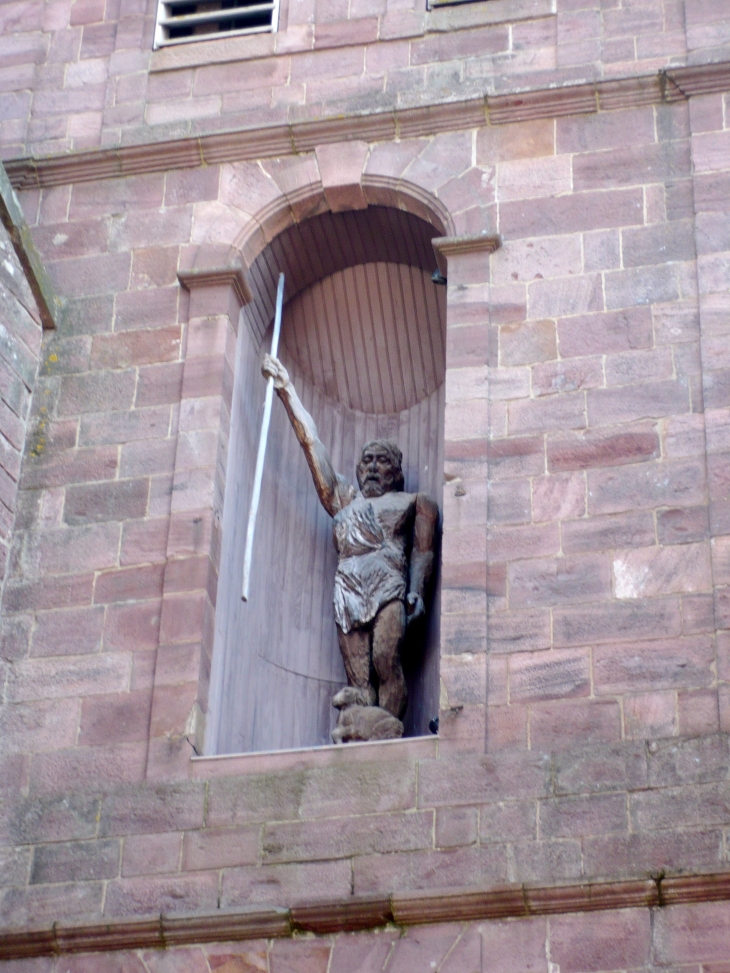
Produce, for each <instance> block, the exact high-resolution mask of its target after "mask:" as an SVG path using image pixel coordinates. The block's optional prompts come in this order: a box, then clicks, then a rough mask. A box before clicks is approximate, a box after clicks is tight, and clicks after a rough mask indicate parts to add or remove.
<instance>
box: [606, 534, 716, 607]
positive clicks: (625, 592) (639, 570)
mask: <svg viewBox="0 0 730 973" xmlns="http://www.w3.org/2000/svg"><path fill="white" fill-rule="evenodd" d="M613 575H614V592H615V595H616V597H617V598H642V597H647V598H648V597H652V596H654V595H661V594H670V593H672V592H685V591H686V592H698V591H708V590H709V589H711V588H712V578H711V567H710V550H709V545H708V544H707V543H700V544H683V545H681V547H680V546H673V547H664V548H657V547H643V548H640V549H638V550H630V551H616V552H614V554H613Z"/></svg>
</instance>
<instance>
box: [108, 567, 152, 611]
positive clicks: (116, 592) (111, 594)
mask: <svg viewBox="0 0 730 973" xmlns="http://www.w3.org/2000/svg"><path fill="white" fill-rule="evenodd" d="M163 567H164V566H163V565H157V564H150V565H144V566H142V567H133V568H122V569H120V570H119V571H107V572H105V573H104V574H100V575H99V576H98V577H97V579H96V585H95V587H94V602H95V603H96V604H107V603H109V602H120V601H137V600H143V599H147V598H157V597H159V596H160V595H161V594H162V575H163Z"/></svg>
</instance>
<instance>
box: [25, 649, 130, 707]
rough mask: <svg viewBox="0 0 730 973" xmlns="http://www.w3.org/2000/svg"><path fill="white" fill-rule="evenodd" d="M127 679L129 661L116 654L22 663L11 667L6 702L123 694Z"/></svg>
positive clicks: (127, 658) (36, 660) (127, 682)
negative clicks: (98, 694)
mask: <svg viewBox="0 0 730 973" xmlns="http://www.w3.org/2000/svg"><path fill="white" fill-rule="evenodd" d="M129 676H130V659H129V657H128V656H126V655H122V654H119V653H115V654H113V655H111V654H109V655H101V654H96V653H95V654H94V655H82V656H56V657H53V658H48V659H24V660H21V661H18V662H16V663H15V664H14V666H13V667H12V670H11V672H10V678H9V681H8V686H7V690H6V692H7V699H8V700H9V701H11V702H25V701H28V700H32V699H56V698H59V697H60V698H64V697H67V698H70V697H74V696H87V695H89V694H90V693H99V692H101V693H108V692H112V693H113V692H123V691H124V690H125V689H126V688H127V686H128V684H129Z"/></svg>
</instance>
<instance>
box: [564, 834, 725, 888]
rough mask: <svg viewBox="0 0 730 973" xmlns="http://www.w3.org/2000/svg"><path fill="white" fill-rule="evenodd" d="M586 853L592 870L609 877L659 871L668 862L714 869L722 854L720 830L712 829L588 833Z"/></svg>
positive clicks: (585, 844) (682, 866)
mask: <svg viewBox="0 0 730 973" xmlns="http://www.w3.org/2000/svg"><path fill="white" fill-rule="evenodd" d="M583 854H584V860H585V862H586V868H587V870H588V871H589V873H590V874H591V875H601V876H605V877H607V878H609V877H613V876H616V877H623V876H625V875H626V874H629V873H632V872H634V871H635V870H637V869H640V870H641V871H643V872H648V873H654V874H658V873H659V872H661V871H663V870H664V869H666V868H667V867H668V866H670V867H671V868H672V870H673V871H674V870H679V869H685V868H686V869H699V868H701V869H708V870H714V868H716V867H717V863H718V860H719V858H720V833H719V831H717V830H714V831H713V830H709V829H708V830H703V831H677V832H671V831H664V832H653V833H652V832H649V833H644V834H628V835H605V836H595V837H588V838H586V839H584V841H583Z"/></svg>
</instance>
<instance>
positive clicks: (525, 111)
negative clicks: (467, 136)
mask: <svg viewBox="0 0 730 973" xmlns="http://www.w3.org/2000/svg"><path fill="white" fill-rule="evenodd" d="M728 90H730V63H728V62H720V63H717V64H698V65H690V66H687V67H676V68H667V69H665V70H663V71H660V72H659V73H657V74H653V75H641V76H637V77H630V78H619V79H616V80H606V81H590V82H584V83H580V84H569V85H563V86H556V87H549V88H537V89H532V90H529V91H521V92H515V93H511V94H501V95H487V96H484V97H480V98H473V99H469V100H467V101H461V102H448V103H440V104H435V105H423V106H421V107H418V108H404V109H395V110H391V111H384V112H372V113H365V114H353V115H338V116H334V117H330V118H323V119H321V120H319V121H314V122H295V123H292V124H290V125H270V126H263V127H261V128H252V129H245V130H242V131H233V132H223V133H217V134H213V135H202V136H199V137H196V138H181V139H176V140H175V141H170V142H150V143H147V144H144V145H128V146H121V147H119V148H115V149H98V150H93V151H89V152H74V153H70V154H68V155H63V156H47V157H45V158H43V157H40V158H22V159H10V160H8V161H7V162H6V163H5V168H6V170H7V172H8V176H9V177H10V181H11V182H12V184H13V186H14V187H15V188H16V189H30V188H35V187H39V186H40V187H44V186H59V185H65V184H68V183H75V182H88V181H91V180H95V179H111V178H114V177H119V176H128V175H134V174H138V173H143V172H160V171H163V170H167V169H184V168H190V167H195V166H202V165H217V164H219V163H222V162H240V161H243V160H246V159H264V158H274V157H277V156H286V155H291V154H292V153H297V152H310V151H312V149H313V148H314V147H315V146H316V145H323V144H326V143H334V142H343V141H347V140H349V139H361V140H362V141H366V142H378V141H384V140H387V139H394V138H401V139H405V138H414V137H417V136H425V135H435V134H436V133H438V132H444V131H457V130H459V129H464V128H474V127H476V126H481V125H506V124H508V123H510V122H519V121H526V120H529V119H536V118H555V117H558V116H562V115H575V114H585V113H590V112H598V111H612V110H615V109H619V108H630V107H636V106H638V105H649V104H657V103H661V102H669V103H671V102H675V101H681V100H683V99H685V98H687V97H691V96H693V95H701V94H711V93H713V92H717V91H728Z"/></svg>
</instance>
